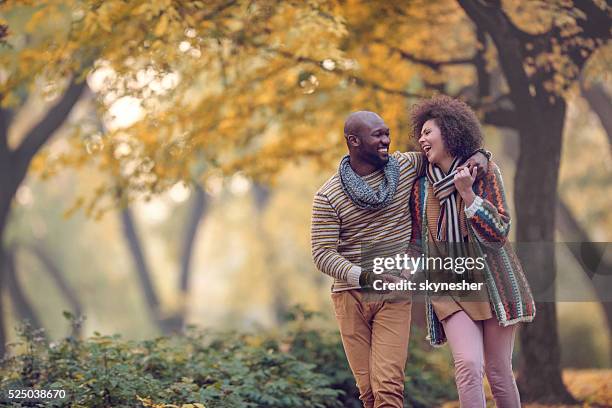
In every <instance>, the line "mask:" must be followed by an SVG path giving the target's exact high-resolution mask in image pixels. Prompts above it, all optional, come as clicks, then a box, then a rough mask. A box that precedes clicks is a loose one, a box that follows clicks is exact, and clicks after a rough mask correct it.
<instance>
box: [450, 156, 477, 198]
mask: <svg viewBox="0 0 612 408" xmlns="http://www.w3.org/2000/svg"><path fill="white" fill-rule="evenodd" d="M477 172H478V169H477V167H476V166H474V167H472V170H471V171H470V170H469V169H468V168H467V167H464V168H462V169H460V170H458V171H457V173H456V174H455V178H454V179H453V180H454V182H455V188H456V189H457V191H458V192H459V194H461V198H463V201H464V202H465V206H466V207H469V206H470V205H472V203H473V202H474V198H476V194H474V191H473V190H472V184H474V180H476V174H477Z"/></svg>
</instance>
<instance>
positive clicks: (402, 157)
mask: <svg viewBox="0 0 612 408" xmlns="http://www.w3.org/2000/svg"><path fill="white" fill-rule="evenodd" d="M420 154H421V153H420V152H400V151H395V152H393V154H392V156H393V157H395V158H396V159H397V160H398V161H399V162H400V164H404V163H406V164H412V163H414V161H415V160H416V159H417V158H418V157H419V155H420Z"/></svg>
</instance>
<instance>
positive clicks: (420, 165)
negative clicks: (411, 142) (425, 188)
mask: <svg viewBox="0 0 612 408" xmlns="http://www.w3.org/2000/svg"><path fill="white" fill-rule="evenodd" d="M402 155H403V156H404V157H406V158H407V159H408V160H409V161H411V162H412V163H413V164H414V171H415V172H416V176H417V177H421V176H424V175H425V169H426V168H427V156H425V153H421V152H404V153H402Z"/></svg>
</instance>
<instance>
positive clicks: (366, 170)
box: [349, 157, 383, 177]
mask: <svg viewBox="0 0 612 408" xmlns="http://www.w3.org/2000/svg"><path fill="white" fill-rule="evenodd" d="M349 164H350V166H351V168H352V169H353V171H354V172H355V173H357V175H359V176H361V177H363V176H367V175H368V174H372V173H374V172H375V171H376V170H380V169H382V168H383V167H382V166H378V167H376V166H375V165H373V164H371V163H366V162H363V161H360V160H356V159H354V158H353V157H351V158H350V159H349Z"/></svg>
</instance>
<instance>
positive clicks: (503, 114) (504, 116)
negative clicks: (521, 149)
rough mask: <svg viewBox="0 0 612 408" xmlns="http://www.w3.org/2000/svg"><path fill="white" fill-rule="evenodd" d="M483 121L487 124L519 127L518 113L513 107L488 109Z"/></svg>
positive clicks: (512, 127) (511, 127)
mask: <svg viewBox="0 0 612 408" xmlns="http://www.w3.org/2000/svg"><path fill="white" fill-rule="evenodd" d="M483 121H484V122H485V123H486V124H487V125H492V126H498V127H506V128H510V129H515V130H516V129H517V128H518V127H517V125H516V122H517V115H516V112H515V111H514V110H513V109H506V108H499V109H495V110H490V111H486V112H485V114H484V119H483Z"/></svg>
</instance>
